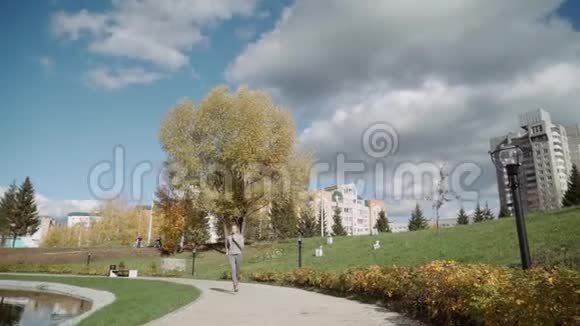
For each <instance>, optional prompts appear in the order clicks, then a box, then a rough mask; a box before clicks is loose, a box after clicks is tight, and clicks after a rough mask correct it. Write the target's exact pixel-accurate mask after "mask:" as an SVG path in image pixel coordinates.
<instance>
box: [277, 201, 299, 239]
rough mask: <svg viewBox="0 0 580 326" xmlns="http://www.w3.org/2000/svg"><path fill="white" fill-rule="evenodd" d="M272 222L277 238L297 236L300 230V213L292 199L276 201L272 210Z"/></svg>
mask: <svg viewBox="0 0 580 326" xmlns="http://www.w3.org/2000/svg"><path fill="white" fill-rule="evenodd" d="M270 223H271V224H272V230H273V231H274V235H275V237H276V238H278V239H288V238H291V237H295V236H296V233H297V231H298V230H297V225H298V215H297V214H296V209H295V208H294V204H293V203H292V201H290V200H286V199H279V200H277V201H274V202H273V203H272V209H271V210H270Z"/></svg>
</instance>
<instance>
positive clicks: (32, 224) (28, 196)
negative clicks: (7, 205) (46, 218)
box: [7, 177, 40, 247]
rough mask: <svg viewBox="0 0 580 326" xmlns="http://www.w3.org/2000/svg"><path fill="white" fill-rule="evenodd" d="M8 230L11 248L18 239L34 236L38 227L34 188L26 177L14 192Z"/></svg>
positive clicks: (38, 220) (38, 219)
mask: <svg viewBox="0 0 580 326" xmlns="http://www.w3.org/2000/svg"><path fill="white" fill-rule="evenodd" d="M7 222H8V229H9V230H10V234H11V235H12V247H14V245H15V244H16V239H17V238H18V237H23V236H25V235H31V234H34V233H35V232H36V231H37V230H38V227H39V225H40V218H39V217H38V210H37V208H36V202H35V201H34V186H33V185H32V182H31V181H30V178H29V177H26V179H25V180H24V182H23V183H22V185H20V187H19V188H18V191H17V192H16V206H15V211H14V213H13V214H11V216H8V221H7Z"/></svg>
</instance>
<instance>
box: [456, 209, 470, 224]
mask: <svg viewBox="0 0 580 326" xmlns="http://www.w3.org/2000/svg"><path fill="white" fill-rule="evenodd" d="M457 224H459V225H465V224H469V216H468V215H467V214H466V213H465V209H463V207H461V209H460V210H459V213H458V214H457Z"/></svg>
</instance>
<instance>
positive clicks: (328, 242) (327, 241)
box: [326, 236, 334, 245]
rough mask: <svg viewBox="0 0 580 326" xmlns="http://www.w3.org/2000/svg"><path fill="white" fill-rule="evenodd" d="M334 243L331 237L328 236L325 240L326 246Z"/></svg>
mask: <svg viewBox="0 0 580 326" xmlns="http://www.w3.org/2000/svg"><path fill="white" fill-rule="evenodd" d="M333 242H334V239H333V238H332V236H329V237H328V238H326V244H329V245H331V244H332V243H333Z"/></svg>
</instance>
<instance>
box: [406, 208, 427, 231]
mask: <svg viewBox="0 0 580 326" xmlns="http://www.w3.org/2000/svg"><path fill="white" fill-rule="evenodd" d="M427 228H429V224H428V223H427V219H426V218H425V217H424V216H423V212H422V211H421V207H420V206H419V204H417V205H416V206H415V209H414V210H413V212H411V219H409V231H418V230H425V229H427Z"/></svg>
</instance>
